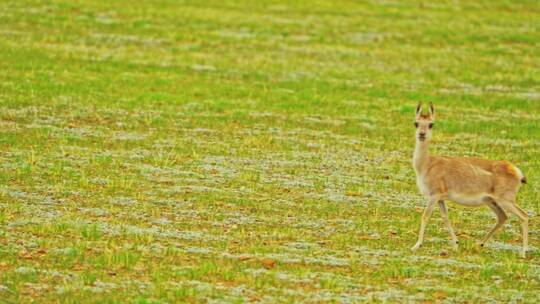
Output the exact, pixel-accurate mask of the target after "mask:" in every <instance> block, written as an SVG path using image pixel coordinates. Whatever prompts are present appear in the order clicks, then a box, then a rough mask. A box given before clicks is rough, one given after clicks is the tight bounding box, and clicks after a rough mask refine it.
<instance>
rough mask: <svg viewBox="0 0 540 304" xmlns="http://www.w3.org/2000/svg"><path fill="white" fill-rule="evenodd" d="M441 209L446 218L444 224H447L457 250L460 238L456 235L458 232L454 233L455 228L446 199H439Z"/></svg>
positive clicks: (443, 216)
mask: <svg viewBox="0 0 540 304" xmlns="http://www.w3.org/2000/svg"><path fill="white" fill-rule="evenodd" d="M439 209H440V210H441V216H442V218H443V220H444V224H445V225H446V229H447V230H448V233H450V237H451V238H452V248H453V249H454V250H456V249H457V248H458V239H457V237H456V234H455V233H454V229H452V225H451V224H450V220H449V219H448V211H447V210H446V205H445V204H444V201H439Z"/></svg>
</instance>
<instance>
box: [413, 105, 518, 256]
mask: <svg viewBox="0 0 540 304" xmlns="http://www.w3.org/2000/svg"><path fill="white" fill-rule="evenodd" d="M434 121H435V112H434V109H433V106H432V105H430V109H429V114H423V113H422V106H421V105H420V104H419V105H418V107H417V109H416V123H415V125H416V127H417V130H416V138H417V140H416V148H415V152H414V157H413V164H414V169H415V172H416V175H417V184H418V187H419V189H420V191H421V192H422V194H423V195H424V196H425V197H426V198H427V199H428V206H427V207H426V209H425V210H424V214H423V215H422V224H421V226H420V234H419V237H418V242H417V243H416V245H415V246H414V247H413V248H412V249H413V250H416V249H418V248H419V247H420V246H421V245H422V242H423V238H424V231H425V226H426V223H427V221H428V219H429V217H430V215H431V212H432V210H433V208H434V206H435V204H436V203H438V204H439V207H440V209H441V213H442V215H443V219H444V220H445V224H446V226H447V229H448V230H449V232H450V235H451V237H452V241H453V244H454V247H455V248H457V237H456V236H455V234H454V232H453V229H452V227H451V225H450V222H449V221H448V216H447V211H446V207H445V204H444V201H445V200H450V201H454V202H456V203H458V204H462V205H466V206H471V207H478V206H483V205H486V206H488V207H489V208H490V209H491V210H493V211H494V212H495V214H496V215H497V219H498V222H497V225H496V226H495V227H494V228H493V229H492V230H491V231H490V232H489V233H488V234H487V235H486V237H485V238H484V239H483V240H482V245H483V244H484V243H485V242H487V241H488V240H489V239H490V238H491V236H492V235H493V234H494V233H495V231H496V230H498V229H500V228H501V227H502V225H503V224H504V221H505V220H506V214H505V213H504V211H507V212H510V213H513V214H515V215H517V216H518V218H519V220H520V222H521V226H522V236H523V248H522V251H521V255H522V256H525V252H526V250H527V242H528V215H527V213H526V212H525V211H523V210H522V209H521V208H519V206H517V204H516V196H517V193H518V191H519V188H520V186H521V184H522V183H525V182H526V178H525V176H523V174H522V173H521V171H520V170H519V169H518V168H517V167H516V166H514V165H513V164H512V163H510V162H509V161H506V160H502V161H497V160H486V159H480V158H474V157H447V156H430V155H429V149H428V147H429V142H430V140H431V136H432V127H433V125H434Z"/></svg>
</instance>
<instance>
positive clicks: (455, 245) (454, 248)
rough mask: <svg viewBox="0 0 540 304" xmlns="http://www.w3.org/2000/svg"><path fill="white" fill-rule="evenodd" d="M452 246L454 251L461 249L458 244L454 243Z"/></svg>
mask: <svg viewBox="0 0 540 304" xmlns="http://www.w3.org/2000/svg"><path fill="white" fill-rule="evenodd" d="M451 246H452V250H454V251H455V250H458V247H459V246H458V242H452V244H451Z"/></svg>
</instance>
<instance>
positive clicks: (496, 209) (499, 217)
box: [480, 202, 508, 246]
mask: <svg viewBox="0 0 540 304" xmlns="http://www.w3.org/2000/svg"><path fill="white" fill-rule="evenodd" d="M488 207H489V208H490V209H491V210H493V212H495V214H496V215H497V224H495V227H493V228H492V229H491V230H490V231H489V232H488V234H487V235H486V236H485V237H484V238H483V239H482V241H481V242H480V246H484V244H485V243H487V241H489V240H490V239H491V237H492V236H493V234H494V233H495V232H497V230H499V229H500V228H501V227H502V226H503V225H504V222H506V219H507V218H508V217H507V216H506V213H504V211H503V210H502V209H501V207H499V205H497V203H495V202H491V203H489V204H488Z"/></svg>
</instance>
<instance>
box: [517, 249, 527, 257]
mask: <svg viewBox="0 0 540 304" xmlns="http://www.w3.org/2000/svg"><path fill="white" fill-rule="evenodd" d="M519 256H520V257H521V258H522V259H524V258H526V257H527V250H521V251H520V253H519Z"/></svg>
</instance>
